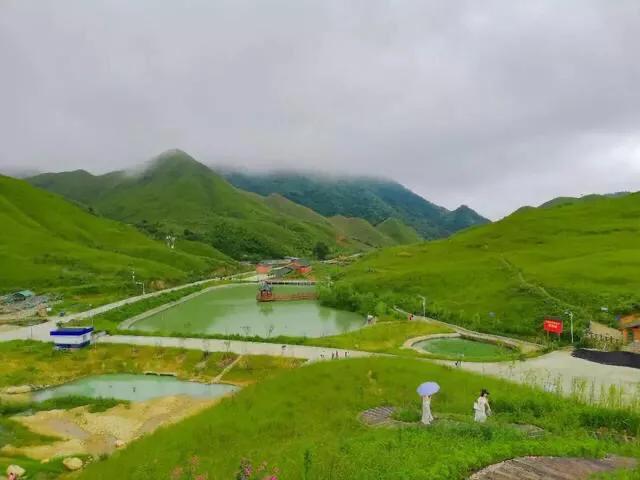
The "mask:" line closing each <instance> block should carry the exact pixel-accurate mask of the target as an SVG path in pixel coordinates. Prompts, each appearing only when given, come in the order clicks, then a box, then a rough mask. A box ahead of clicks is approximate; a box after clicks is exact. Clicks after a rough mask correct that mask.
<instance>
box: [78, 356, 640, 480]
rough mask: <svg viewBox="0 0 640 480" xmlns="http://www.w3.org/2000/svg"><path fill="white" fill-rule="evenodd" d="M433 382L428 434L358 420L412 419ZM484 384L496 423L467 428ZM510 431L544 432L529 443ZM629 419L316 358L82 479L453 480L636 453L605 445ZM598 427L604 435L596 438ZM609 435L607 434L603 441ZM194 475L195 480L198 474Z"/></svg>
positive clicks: (507, 388) (376, 361)
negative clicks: (554, 460)
mask: <svg viewBox="0 0 640 480" xmlns="http://www.w3.org/2000/svg"><path fill="white" fill-rule="evenodd" d="M427 379H428V380H433V381H436V382H438V383H439V384H440V386H441V390H440V393H438V394H437V395H436V396H435V397H434V399H433V402H432V409H433V412H434V416H435V417H436V418H437V421H436V422H435V423H434V424H433V425H431V426H430V427H428V428H425V427H419V426H417V425H416V426H412V425H407V426H405V428H384V427H382V428H368V427H365V426H364V425H363V424H362V423H360V422H359V421H358V415H359V414H360V413H361V412H362V411H364V410H366V409H370V408H373V407H378V406H384V405H391V406H394V407H397V408H398V410H399V414H398V417H399V418H400V419H402V420H404V421H412V422H416V421H417V420H418V419H419V401H420V398H419V397H418V396H417V395H416V392H415V388H416V386H417V385H419V384H420V383H422V382H424V381H425V380H427ZM481 388H487V389H489V391H491V401H492V407H493V411H494V413H495V414H494V416H492V418H491V419H490V421H489V422H488V423H487V424H484V425H481V424H477V423H474V422H472V413H471V405H472V403H473V401H474V399H475V398H476V397H477V395H478V392H479V391H480V389H481ZM513 423H527V424H528V423H532V424H535V425H538V426H540V427H541V428H543V429H544V430H545V435H543V436H539V437H537V438H531V437H529V436H527V435H526V434H525V433H524V432H523V431H522V430H520V429H518V428H516V426H514V425H513ZM639 425H640V418H639V417H638V415H637V414H634V413H632V412H629V411H624V410H613V409H606V408H598V407H589V406H586V405H583V404H580V403H578V402H576V401H575V400H573V399H571V400H570V399H563V398H560V397H557V396H554V395H551V394H549V393H546V392H542V391H538V390H533V389H531V388H528V387H525V386H520V385H514V384H511V383H508V382H505V381H501V380H497V379H494V378H490V377H482V376H480V375H474V374H469V373H465V372H463V371H461V370H455V369H451V368H448V367H443V366H439V365H435V364H432V363H427V362H420V361H415V360H407V359H402V360H401V359H393V358H367V359H357V360H355V359H354V360H341V361H333V362H315V363H313V364H312V365H309V366H308V367H304V368H298V369H296V370H291V371H283V373H281V374H279V375H275V376H273V377H272V378H271V379H269V380H267V381H264V382H261V383H258V384H255V385H252V386H249V387H247V388H245V389H243V390H242V391H240V392H239V393H237V394H236V395H234V396H233V397H232V398H226V399H224V400H222V402H221V403H220V404H219V405H217V406H215V407H213V408H210V409H208V410H206V411H204V412H202V413H200V414H198V415H196V416H195V417H193V418H189V419H187V420H185V421H183V422H181V423H179V424H177V425H172V426H169V427H167V428H162V429H160V430H158V431H156V432H154V433H153V434H150V435H147V436H144V437H143V438H142V439H140V440H139V441H136V442H134V443H132V444H131V445H129V446H128V447H127V448H126V449H124V450H122V451H119V452H117V453H116V454H114V455H113V456H112V457H111V458H109V459H107V460H105V461H99V462H94V463H92V464H90V465H89V466H88V467H87V469H86V470H83V471H82V472H81V473H80V474H79V477H78V478H80V479H91V480H101V479H104V480H111V479H114V478H119V477H122V473H123V472H126V475H125V477H126V478H127V479H130V480H147V479H167V478H176V479H187V478H208V479H212V480H213V479H216V480H223V479H225V480H226V479H231V478H245V477H240V476H236V474H237V473H238V471H239V467H240V464H241V462H242V460H243V459H246V460H249V461H250V462H251V463H252V464H253V465H254V466H255V467H256V468H258V467H259V466H260V465H261V464H262V463H263V462H265V463H266V464H267V466H266V469H264V470H263V471H262V473H260V470H258V471H257V472H256V475H255V476H253V477H251V478H271V477H270V476H268V475H267V476H264V475H265V474H270V473H272V468H273V467H277V469H278V473H277V474H276V477H275V478H282V479H286V480H311V479H335V480H346V479H349V480H371V479H406V480H426V479H429V480H458V479H459V480H462V479H464V478H469V476H470V474H471V473H473V472H474V471H476V470H479V469H481V468H483V467H485V466H488V465H490V464H492V463H496V462H500V461H502V460H504V459H505V458H513V457H519V456H525V455H555V456H580V457H592V458H594V457H596V458H598V457H601V456H604V455H605V454H606V453H618V454H625V455H632V456H638V452H637V445H636V444H635V443H631V444H626V445H625V444H623V443H621V442H616V441H615V440H613V439H614V438H615V436H616V434H618V435H619V433H618V432H625V431H629V432H631V434H634V433H635V432H636V430H637V428H638V426H639ZM601 427H605V428H603V429H604V430H605V435H596V434H595V431H596V430H598V429H599V428H601ZM606 434H609V435H606ZM200 475H201V476H200Z"/></svg>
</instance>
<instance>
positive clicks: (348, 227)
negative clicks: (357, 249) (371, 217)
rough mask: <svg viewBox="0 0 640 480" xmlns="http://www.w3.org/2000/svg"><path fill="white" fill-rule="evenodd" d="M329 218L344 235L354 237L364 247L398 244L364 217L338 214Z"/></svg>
mask: <svg viewBox="0 0 640 480" xmlns="http://www.w3.org/2000/svg"><path fill="white" fill-rule="evenodd" d="M329 220H330V221H331V223H332V224H333V225H334V226H335V228H336V229H337V230H338V231H339V232H341V233H342V235H344V236H345V237H349V238H353V239H354V240H356V241H357V242H359V243H360V244H362V245H363V246H364V247H368V248H377V247H387V246H390V245H395V244H396V242H395V241H394V240H392V239H391V238H390V237H387V236H386V235H385V234H384V233H382V232H381V231H379V230H377V229H376V228H375V227H374V226H373V225H371V224H370V223H369V222H367V221H366V220H364V219H362V218H353V217H343V216H342V215H336V216H335V217H331V218H330V219H329Z"/></svg>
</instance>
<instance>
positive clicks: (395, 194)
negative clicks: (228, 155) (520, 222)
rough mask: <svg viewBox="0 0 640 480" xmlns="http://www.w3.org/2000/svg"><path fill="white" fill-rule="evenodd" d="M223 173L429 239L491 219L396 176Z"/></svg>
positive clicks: (255, 188) (328, 211)
mask: <svg viewBox="0 0 640 480" xmlns="http://www.w3.org/2000/svg"><path fill="white" fill-rule="evenodd" d="M213 168H215V167H213ZM220 171H221V174H222V175H224V176H225V178H226V179H227V180H229V182H230V183H231V184H233V185H235V186H236V187H238V188H242V189H243V190H248V191H252V192H255V193H258V194H261V195H268V194H271V193H279V194H281V195H283V196H285V197H287V198H289V199H290V200H292V201H294V202H296V203H299V204H301V205H304V206H307V207H309V208H311V209H312V210H315V211H316V212H318V213H320V214H322V215H324V216H326V217H331V216H335V215H343V216H346V217H360V218H364V219H365V220H367V221H369V222H370V223H371V224H373V225H377V224H379V223H382V222H383V221H385V220H387V219H388V218H397V219H399V220H401V221H402V222H403V223H405V224H407V225H408V226H410V227H412V228H413V229H414V230H416V231H417V232H418V233H419V234H420V235H421V236H422V237H424V238H427V239H428V238H442V237H446V236H449V235H451V234H452V233H455V232H456V231H459V230H462V229H464V228H467V227H470V226H474V225H478V224H483V223H488V222H489V220H488V219H486V218H484V217H482V216H481V215H479V214H478V213H477V212H475V211H473V210H472V209H470V208H469V207H465V206H460V207H458V208H457V209H456V210H453V211H450V210H447V209H446V208H444V207H441V206H439V205H436V204H434V203H432V202H429V201H428V200H426V199H424V198H423V197H421V196H420V195H418V194H416V193H414V192H412V191H411V190H409V189H408V188H406V187H404V186H403V185H401V184H399V183H397V182H395V181H392V180H386V179H381V178H376V177H344V176H335V175H321V174H314V173H302V172H288V173H287V172H283V171H279V172H274V173H259V174H251V173H248V172H242V171H233V170H230V169H228V168H226V169H221V170H220ZM471 212H473V213H471Z"/></svg>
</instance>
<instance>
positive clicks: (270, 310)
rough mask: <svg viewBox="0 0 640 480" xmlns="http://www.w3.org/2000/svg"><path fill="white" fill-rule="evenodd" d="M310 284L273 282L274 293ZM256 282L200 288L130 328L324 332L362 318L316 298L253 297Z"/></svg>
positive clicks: (336, 331) (250, 333)
mask: <svg viewBox="0 0 640 480" xmlns="http://www.w3.org/2000/svg"><path fill="white" fill-rule="evenodd" d="M305 290H306V291H308V290H309V288H305V287H293V286H285V285H275V286H274V292H275V293H276V294H284V293H295V292H302V291H305ZM257 291H258V289H257V286H256V285H233V286H229V287H223V288H217V289H214V290H210V291H208V292H205V293H203V294H201V295H199V296H197V297H194V298H192V299H190V300H187V301H186V302H183V303H180V304H178V305H176V306H174V307H171V308H169V309H167V310H164V311H162V312H158V313H156V314H153V315H151V316H149V317H146V318H143V319H141V320H138V321H137V322H135V323H134V324H132V325H131V326H130V327H129V328H130V329H131V330H141V331H145V332H162V333H180V334H223V335H241V336H244V337H252V336H258V337H263V338H269V337H276V336H279V335H285V336H290V337H323V336H326V335H335V334H339V333H345V332H349V331H352V330H356V329H358V328H360V327H362V326H363V324H364V319H363V318H362V316H361V315H358V314H356V313H353V312H346V311H342V310H336V309H333V308H329V307H324V306H322V305H320V304H319V303H318V302H315V301H310V300H303V301H290V302H286V301H282V302H264V303H261V302H257V301H256V294H257Z"/></svg>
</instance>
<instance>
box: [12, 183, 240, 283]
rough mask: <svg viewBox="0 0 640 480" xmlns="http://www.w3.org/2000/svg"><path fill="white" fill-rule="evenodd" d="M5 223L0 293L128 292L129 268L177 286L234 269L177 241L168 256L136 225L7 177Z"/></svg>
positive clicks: (215, 256)
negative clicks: (99, 214)
mask: <svg viewBox="0 0 640 480" xmlns="http://www.w3.org/2000/svg"><path fill="white" fill-rule="evenodd" d="M0 224H1V225H2V228H1V229H0V258H1V260H2V261H1V263H2V275H0V291H14V290H18V289H25V288H28V289H34V290H38V291H41V290H51V289H58V288H61V287H63V288H68V289H73V290H77V291H87V292H90V291H93V290H95V291H104V290H105V289H107V290H108V289H110V288H111V289H125V290H126V289H127V288H133V287H132V286H131V285H130V283H131V282H130V279H131V271H132V270H135V272H136V276H137V277H138V278H139V279H140V280H144V281H145V282H150V281H153V280H162V281H166V282H170V283H174V282H183V281H185V280H188V279H191V278H196V277H199V276H200V275H203V274H210V273H212V272H213V271H214V270H216V269H218V268H220V267H224V266H228V265H230V264H232V262H231V260H230V259H229V258H228V257H225V256H224V255H222V254H220V252H216V251H215V250H213V249H207V250H203V249H197V248H195V245H182V244H181V243H180V242H179V243H178V244H177V249H176V250H170V249H169V248H167V247H166V246H165V245H164V244H162V243H160V242H156V241H154V240H151V239H149V238H148V237H146V236H145V235H143V234H141V233H140V232H138V231H137V230H136V229H134V228H132V227H129V226H126V225H123V224H121V223H118V222H115V221H113V220H108V219H105V218H101V217H98V216H96V215H92V214H90V213H88V212H87V211H86V210H84V209H82V208H80V207H79V206H77V205H74V204H72V203H69V202H68V201H66V200H64V199H63V198H61V197H59V196H58V195H55V194H52V193H49V192H46V191H44V190H41V189H38V188H35V187H33V186H31V185H29V184H28V183H26V182H24V181H22V180H16V179H13V178H10V177H4V176H0ZM205 248H206V247H205ZM181 249H183V250H184V251H183V250H181Z"/></svg>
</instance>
